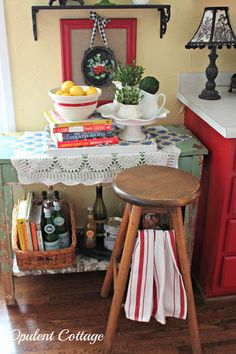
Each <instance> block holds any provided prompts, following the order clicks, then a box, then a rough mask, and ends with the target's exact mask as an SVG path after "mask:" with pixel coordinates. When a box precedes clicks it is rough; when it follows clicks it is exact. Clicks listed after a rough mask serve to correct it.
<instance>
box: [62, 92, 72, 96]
mask: <svg viewBox="0 0 236 354" xmlns="http://www.w3.org/2000/svg"><path fill="white" fill-rule="evenodd" d="M62 96H71V95H70V94H69V92H64V93H63V94H62Z"/></svg>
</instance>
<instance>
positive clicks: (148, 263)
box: [125, 230, 187, 324]
mask: <svg viewBox="0 0 236 354" xmlns="http://www.w3.org/2000/svg"><path fill="white" fill-rule="evenodd" d="M125 313H126V317H127V318H128V319H130V320H135V321H141V322H148V321H150V318H151V316H153V317H154V318H155V319H156V320H157V321H158V322H160V323H162V324H165V323H166V317H176V318H181V319H185V318H186V316H187V298H186V292H185V289H184V285H183V280H182V276H181V274H180V272H179V268H178V260H177V252H176V247H175V234H174V231H157V230H142V231H139V233H138V238H137V241H136V245H135V249H134V252H133V261H132V267H131V274H130V280H129V287H128V292H127V298H126V302H125Z"/></svg>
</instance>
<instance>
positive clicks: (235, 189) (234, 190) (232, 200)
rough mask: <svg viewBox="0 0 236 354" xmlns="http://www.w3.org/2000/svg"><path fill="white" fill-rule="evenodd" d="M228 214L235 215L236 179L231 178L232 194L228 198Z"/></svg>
mask: <svg viewBox="0 0 236 354" xmlns="http://www.w3.org/2000/svg"><path fill="white" fill-rule="evenodd" d="M230 213H232V214H236V177H234V178H233V185H232V192H231V196H230Z"/></svg>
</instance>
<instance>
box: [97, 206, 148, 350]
mask: <svg viewBox="0 0 236 354" xmlns="http://www.w3.org/2000/svg"><path fill="white" fill-rule="evenodd" d="M141 213H142V208H141V207H138V206H133V207H132V210H131V214H130V220H129V226H128V230H127V234H126V239H125V245H124V249H123V254H122V257H121V262H120V267H119V272H118V276H117V281H116V289H115V291H114V295H113V299H112V304H111V309H110V314H109V319H108V323H107V329H106V334H105V339H104V346H103V354H109V353H110V352H111V345H112V341H113V338H114V335H115V332H116V328H117V323H118V317H119V314H120V309H121V303H122V299H123V296H124V291H125V286H126V282H127V278H128V274H129V267H130V264H131V258H132V253H133V249H134V246H135V240H136V235H137V231H138V226H139V221H140V217H141Z"/></svg>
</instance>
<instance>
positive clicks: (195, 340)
mask: <svg viewBox="0 0 236 354" xmlns="http://www.w3.org/2000/svg"><path fill="white" fill-rule="evenodd" d="M171 218H172V222H173V227H174V230H175V236H176V237H175V240H176V247H177V253H178V258H179V264H180V271H181V274H182V277H183V282H184V286H185V290H186V295H187V304H188V326H189V332H190V336H191V343H192V351H193V353H194V354H201V353H202V350H201V342H200V336H199V329H198V321H197V313H196V307H195V300H194V295H193V288H192V281H191V275H190V268H189V259H188V255H187V249H186V243H185V237H184V226H183V218H182V210H181V208H176V209H173V210H172V211H171Z"/></svg>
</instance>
